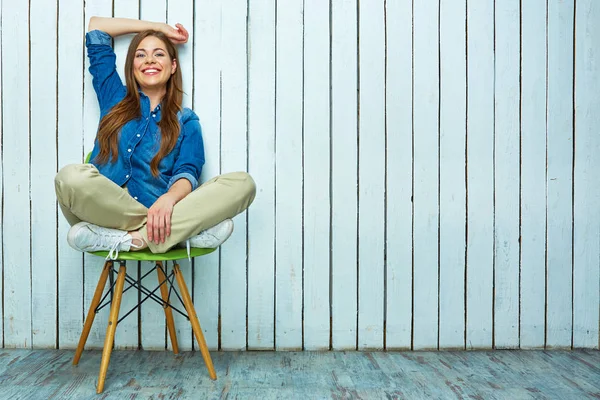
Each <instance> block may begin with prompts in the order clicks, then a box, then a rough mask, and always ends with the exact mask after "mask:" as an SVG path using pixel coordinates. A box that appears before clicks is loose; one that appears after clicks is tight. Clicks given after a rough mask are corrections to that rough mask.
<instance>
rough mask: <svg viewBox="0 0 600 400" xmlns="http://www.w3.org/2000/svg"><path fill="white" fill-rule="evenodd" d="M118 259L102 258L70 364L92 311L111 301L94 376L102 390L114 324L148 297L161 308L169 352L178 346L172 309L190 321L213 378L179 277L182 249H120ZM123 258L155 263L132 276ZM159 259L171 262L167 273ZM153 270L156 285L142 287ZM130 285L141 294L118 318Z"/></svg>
mask: <svg viewBox="0 0 600 400" xmlns="http://www.w3.org/2000/svg"><path fill="white" fill-rule="evenodd" d="M213 251H215V249H198V248H192V249H191V254H190V255H191V257H198V256H203V255H206V254H209V253H212V252H213ZM90 254H93V255H95V256H100V257H103V258H105V257H106V256H107V255H108V252H106V251H98V252H94V253H90ZM118 258H119V259H118V260H106V262H105V263H104V268H103V270H102V273H101V274H100V279H99V280H98V285H97V286H96V291H95V292H94V297H93V298H92V304H91V305H90V309H89V311H88V314H87V317H86V319H85V323H84V325H83V332H82V333H81V337H80V338H79V344H78V345H77V350H76V351H75V357H74V359H73V365H77V364H78V363H79V359H80V357H81V354H82V352H83V348H84V346H85V342H86V341H87V338H88V335H89V333H90V329H91V328H92V324H93V322H94V317H95V316H96V313H98V311H100V310H101V309H102V308H104V307H105V306H107V305H108V304H111V303H112V305H111V307H110V316H109V318H108V327H107V329H106V337H105V339H104V349H103V351H102V361H101V363H100V374H99V375H98V387H97V390H96V392H97V393H102V391H103V390H104V381H105V379H106V372H107V370H108V364H109V362H110V355H111V352H112V348H113V341H114V338H115V331H116V329H117V324H118V323H119V322H121V321H122V320H123V319H124V318H126V317H127V316H128V315H129V314H131V313H132V312H133V311H134V310H136V309H137V308H138V307H139V306H140V305H141V304H142V303H144V302H145V301H146V300H148V299H150V300H153V301H155V302H156V303H158V304H160V305H161V306H162V307H163V309H164V311H165V317H166V319H167V329H168V331H169V336H170V338H171V345H172V346H173V353H175V354H178V353H179V347H178V345H177V335H176V333H175V323H174V321H173V311H175V312H178V313H179V314H181V315H183V316H185V317H186V318H187V319H188V320H189V321H190V322H191V324H192V330H193V331H194V336H195V337H196V340H197V341H198V345H199V347H200V352H201V353H202V357H203V358H204V363H205V364H206V368H207V369H208V374H209V376H210V378H211V379H213V380H214V379H217V375H216V372H215V369H214V366H213V363H212V359H211V357H210V353H209V352H208V347H207V346H206V341H205V340H204V335H203V334H202V328H201V327H200V322H199V321H198V316H197V315H196V311H195V309H194V304H193V303H192V298H191V297H190V294H189V291H188V288H187V285H186V283H185V280H184V279H183V275H182V274H181V270H180V268H179V264H177V260H181V259H185V258H187V251H186V249H172V250H170V251H168V252H166V253H161V254H153V253H151V252H150V251H149V250H147V249H146V250H142V251H136V252H122V253H119V257H118ZM127 260H133V261H152V262H154V263H155V265H154V268H152V269H151V270H150V271H149V272H148V273H146V274H145V275H143V276H142V277H139V278H138V279H134V278H133V277H131V276H130V275H128V274H127V268H126V261H127ZM163 261H164V262H165V265H166V264H167V263H166V262H167V261H172V262H173V268H172V270H171V272H170V273H167V269H166V268H164V267H163ZM115 262H118V263H119V270H118V271H117V270H116V269H115V268H114V263H115ZM154 270H156V273H157V277H158V286H157V287H155V288H153V289H148V288H146V287H144V286H143V285H142V283H141V282H142V279H143V278H145V277H146V276H148V275H149V274H150V273H152V272H153V271H154ZM113 274H115V275H117V280H116V282H114V275H113ZM109 278H110V285H109V288H108V290H107V291H106V293H105V294H104V296H103V295H102V293H103V292H104V288H105V286H106V281H107V279H109ZM175 280H176V281H177V286H178V287H179V290H180V291H181V295H180V294H179V292H178V291H177V289H176V288H175V284H174V281H175ZM125 282H127V284H128V285H129V286H127V287H126V288H125V289H124V286H125ZM131 288H135V289H137V290H139V291H140V292H141V293H142V295H143V297H142V298H141V301H140V302H139V303H138V304H137V305H136V306H135V307H133V308H132V309H131V310H129V311H128V312H127V313H125V314H124V315H123V317H121V319H119V309H120V306H121V297H122V294H123V293H124V292H126V291H127V290H129V289H131ZM158 290H160V294H161V297H159V296H158V295H156V292H157V291H158ZM173 293H174V294H175V296H172V294H173ZM175 297H176V298H177V299H178V300H179V303H181V304H182V305H183V306H184V308H185V311H182V310H179V309H178V308H176V307H175V306H174V305H173V303H172V300H174V298H175Z"/></svg>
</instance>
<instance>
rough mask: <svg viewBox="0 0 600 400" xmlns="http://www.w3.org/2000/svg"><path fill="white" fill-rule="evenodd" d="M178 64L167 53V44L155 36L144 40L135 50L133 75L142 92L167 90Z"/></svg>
mask: <svg viewBox="0 0 600 400" xmlns="http://www.w3.org/2000/svg"><path fill="white" fill-rule="evenodd" d="M176 69H177V62H176V60H175V59H172V58H171V57H170V56H169V53H168V52H167V46H166V45H165V43H164V42H163V41H162V40H160V39H159V38H157V37H155V36H147V37H146V38H144V39H143V40H142V41H141V42H140V44H139V45H138V46H137V48H136V50H135V55H134V59H133V75H134V77H135V80H136V82H137V83H138V85H139V86H140V88H141V89H142V91H144V92H146V91H157V90H158V91H161V90H166V85H167V82H168V81H169V79H170V78H171V75H173V74H174V73H175V71H176Z"/></svg>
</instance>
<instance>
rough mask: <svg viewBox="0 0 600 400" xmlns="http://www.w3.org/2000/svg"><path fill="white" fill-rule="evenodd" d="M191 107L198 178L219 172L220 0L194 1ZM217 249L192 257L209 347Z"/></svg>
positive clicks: (214, 343) (215, 338) (215, 339)
mask: <svg viewBox="0 0 600 400" xmlns="http://www.w3.org/2000/svg"><path fill="white" fill-rule="evenodd" d="M194 7H195V15H196V17H195V20H194V89H193V105H194V110H195V111H196V113H197V114H198V116H199V118H200V125H201V127H202V140H203V142H204V153H205V154H204V156H205V159H206V163H205V164H204V167H203V169H202V175H201V176H200V180H201V181H202V182H206V181H207V180H209V179H211V178H213V177H215V176H217V175H220V173H221V167H220V165H221V155H220V154H221V147H220V146H221V123H220V116H221V70H220V68H221V2H220V1H210V2H196V4H195V6H194ZM220 253H221V252H220V251H215V252H213V253H211V254H209V255H207V256H204V257H197V258H195V259H194V282H193V285H192V284H191V283H190V282H188V286H193V289H192V292H193V298H194V302H195V304H198V305H199V306H198V307H196V311H197V313H198V318H199V319H200V324H201V325H202V329H203V330H204V337H205V339H206V342H207V345H208V347H209V348H210V349H218V348H219V274H220V269H219V266H220V263H219V261H220Z"/></svg>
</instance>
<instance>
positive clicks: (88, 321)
mask: <svg viewBox="0 0 600 400" xmlns="http://www.w3.org/2000/svg"><path fill="white" fill-rule="evenodd" d="M112 267H113V262H112V261H107V262H106V263H104V268H103V269H102V273H101V274H100V279H99V280H98V285H96V291H95V292H94V297H93V298H92V304H90V309H89V311H88V313H87V317H86V318H85V323H84V324H83V332H81V336H80V337H79V344H78V345H77V350H75V357H74V358H73V365H77V364H78V363H79V359H80V358H81V353H83V348H84V346H85V342H87V338H88V336H89V334H90V329H92V324H93V323H94V318H96V307H98V304H100V298H101V297H102V292H103V291H104V287H105V286H106V279H107V278H108V274H109V273H110V271H111V270H112Z"/></svg>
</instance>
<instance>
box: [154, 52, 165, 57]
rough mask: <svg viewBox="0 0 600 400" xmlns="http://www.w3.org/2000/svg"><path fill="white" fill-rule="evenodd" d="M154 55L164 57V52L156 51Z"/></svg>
mask: <svg viewBox="0 0 600 400" xmlns="http://www.w3.org/2000/svg"><path fill="white" fill-rule="evenodd" d="M155 56H156V57H164V56H165V53H162V52H158V53H156V54H155Z"/></svg>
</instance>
